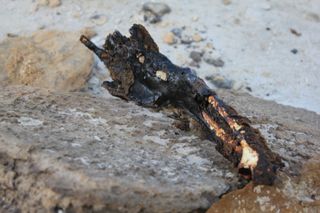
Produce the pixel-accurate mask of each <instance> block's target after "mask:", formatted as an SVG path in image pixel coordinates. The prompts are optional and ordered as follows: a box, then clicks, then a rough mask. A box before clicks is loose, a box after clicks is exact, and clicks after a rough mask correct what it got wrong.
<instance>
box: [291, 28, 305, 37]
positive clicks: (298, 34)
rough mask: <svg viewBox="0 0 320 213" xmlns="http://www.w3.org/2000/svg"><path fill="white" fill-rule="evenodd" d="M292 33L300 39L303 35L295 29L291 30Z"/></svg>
mask: <svg viewBox="0 0 320 213" xmlns="http://www.w3.org/2000/svg"><path fill="white" fill-rule="evenodd" d="M290 32H291V33H292V34H293V35H295V36H298V37H300V36H301V35H302V34H301V33H299V32H298V31H296V30H295V29H292V28H290Z"/></svg>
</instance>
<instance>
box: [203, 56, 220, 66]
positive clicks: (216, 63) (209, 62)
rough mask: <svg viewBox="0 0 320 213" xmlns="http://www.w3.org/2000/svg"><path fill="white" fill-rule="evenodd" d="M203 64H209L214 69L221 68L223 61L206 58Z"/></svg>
mask: <svg viewBox="0 0 320 213" xmlns="http://www.w3.org/2000/svg"><path fill="white" fill-rule="evenodd" d="M205 62H206V63H208V64H211V65H213V66H215V67H223V66H224V61H223V60H222V59H220V58H217V59H215V58H206V59H205Z"/></svg>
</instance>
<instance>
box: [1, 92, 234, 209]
mask: <svg viewBox="0 0 320 213" xmlns="http://www.w3.org/2000/svg"><path fill="white" fill-rule="evenodd" d="M1 91H2V92H1V93H0V150H1V151H0V156H1V157H0V159H1V160H0V162H1V164H0V174H1V175H0V186H1V190H0V193H1V194H0V197H4V198H5V200H6V201H7V203H8V204H13V205H14V206H17V207H18V208H20V209H28V210H30V211H31V212H34V211H41V210H43V209H46V210H48V209H52V208H54V207H59V208H62V209H64V210H68V211H71V210H75V212H81V211H82V212H86V211H87V210H88V209H92V210H94V211H102V212H104V211H105V210H106V209H107V210H108V212H110V211H114V212H118V211H120V212H139V211H146V212H172V211H176V212H188V211H191V210H195V209H207V208H208V207H209V206H210V205H211V203H212V202H213V201H214V200H217V199H218V197H219V196H220V195H221V194H223V193H225V192H226V191H228V190H229V189H230V188H234V187H235V186H236V184H237V179H236V171H234V170H233V168H232V166H231V165H230V164H229V162H227V161H226V160H225V159H224V158H223V157H222V156H221V155H220V154H219V153H218V152H216V151H215V149H214V146H213V145H212V143H211V142H209V141H206V140H205V141H203V140H201V139H199V138H198V137H197V136H195V135H194V134H193V133H192V132H183V131H182V130H179V129H177V128H174V127H173V121H174V120H173V119H171V118H168V117H167V116H165V115H163V114H162V113H160V112H152V111H150V110H148V109H145V108H142V107H139V106H136V105H135V104H133V103H126V102H124V101H123V100H120V99H116V98H112V97H109V98H101V97H93V96H90V95H88V94H84V93H65V94H55V93H51V92H47V91H41V90H39V89H28V88H26V87H8V88H1Z"/></svg>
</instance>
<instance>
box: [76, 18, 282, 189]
mask: <svg viewBox="0 0 320 213" xmlns="http://www.w3.org/2000/svg"><path fill="white" fill-rule="evenodd" d="M130 34H131V36H130V37H129V38H128V37H125V36H123V35H122V34H121V33H120V32H118V31H115V32H114V33H112V34H110V35H108V36H107V38H106V41H105V44H104V45H103V48H99V47H97V46H96V45H95V44H93V43H92V42H91V41H90V40H89V39H87V38H86V37H85V36H81V38H80V41H81V42H82V43H83V44H84V45H85V46H87V47H88V48H89V49H90V50H92V51H93V52H94V53H95V54H96V55H97V56H98V57H99V58H100V59H101V60H102V61H103V62H104V64H105V65H106V67H107V68H108V69H109V71H110V74H111V78H112V81H105V82H103V84H102V86H103V87H104V88H106V89H107V90H108V91H109V92H110V93H111V94H112V95H114V96H117V97H120V98H122V99H125V100H129V101H134V102H135V103H137V104H139V105H142V106H145V107H155V108H158V107H162V106H166V105H168V104H171V105H173V106H175V107H177V108H181V109H184V110H185V111H186V112H188V113H189V114H190V115H191V116H193V118H195V119H196V120H197V121H198V122H199V123H200V124H202V125H203V126H204V128H206V129H207V130H208V131H210V132H211V133H213V134H212V135H213V136H212V138H210V139H211V140H213V141H215V142H217V146H216V149H217V150H218V151H219V152H220V153H221V154H222V155H223V156H224V157H226V158H227V159H228V160H230V161H231V162H232V163H233V164H234V165H235V166H236V167H237V168H238V170H239V173H240V175H242V176H243V177H244V178H246V179H252V180H253V182H254V183H255V184H267V185H271V184H273V183H274V180H275V178H276V171H277V169H278V168H279V167H281V166H282V163H281V159H280V158H279V156H277V155H276V154H274V153H272V152H271V150H270V149H269V148H268V147H267V145H266V141H265V139H264V138H263V137H262V136H261V134H260V133H259V131H258V130H256V129H254V128H253V127H251V126H250V121H249V120H248V119H247V118H245V117H242V116H240V115H239V114H238V113H237V112H236V111H235V110H234V109H233V108H232V107H230V106H228V105H226V104H225V103H224V102H223V101H222V100H221V99H219V98H218V97H217V95H216V94H215V92H214V91H212V90H211V89H210V88H209V87H208V86H207V85H206V84H205V82H204V81H203V80H202V79H200V78H199V77H197V75H196V74H195V73H194V72H193V71H192V70H191V69H190V68H184V67H178V66H176V65H174V64H172V63H171V61H170V60H169V59H168V58H167V57H166V56H164V55H162V54H161V53H160V52H159V48H158V46H157V44H156V43H155V42H154V41H153V39H152V38H151V36H150V35H149V33H148V31H147V30H146V29H145V28H144V27H143V26H142V25H137V24H135V25H133V26H132V27H131V29H130Z"/></svg>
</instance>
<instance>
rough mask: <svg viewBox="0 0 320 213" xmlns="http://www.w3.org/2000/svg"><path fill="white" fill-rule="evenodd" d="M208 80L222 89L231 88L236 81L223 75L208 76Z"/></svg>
mask: <svg viewBox="0 0 320 213" xmlns="http://www.w3.org/2000/svg"><path fill="white" fill-rule="evenodd" d="M205 79H206V80H208V81H210V82H211V83H213V84H214V85H215V86H216V87H217V88H221V89H231V88H232V85H233V84H234V82H233V81H232V80H229V79H226V78H224V77H223V76H220V75H218V76H207V77H205Z"/></svg>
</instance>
